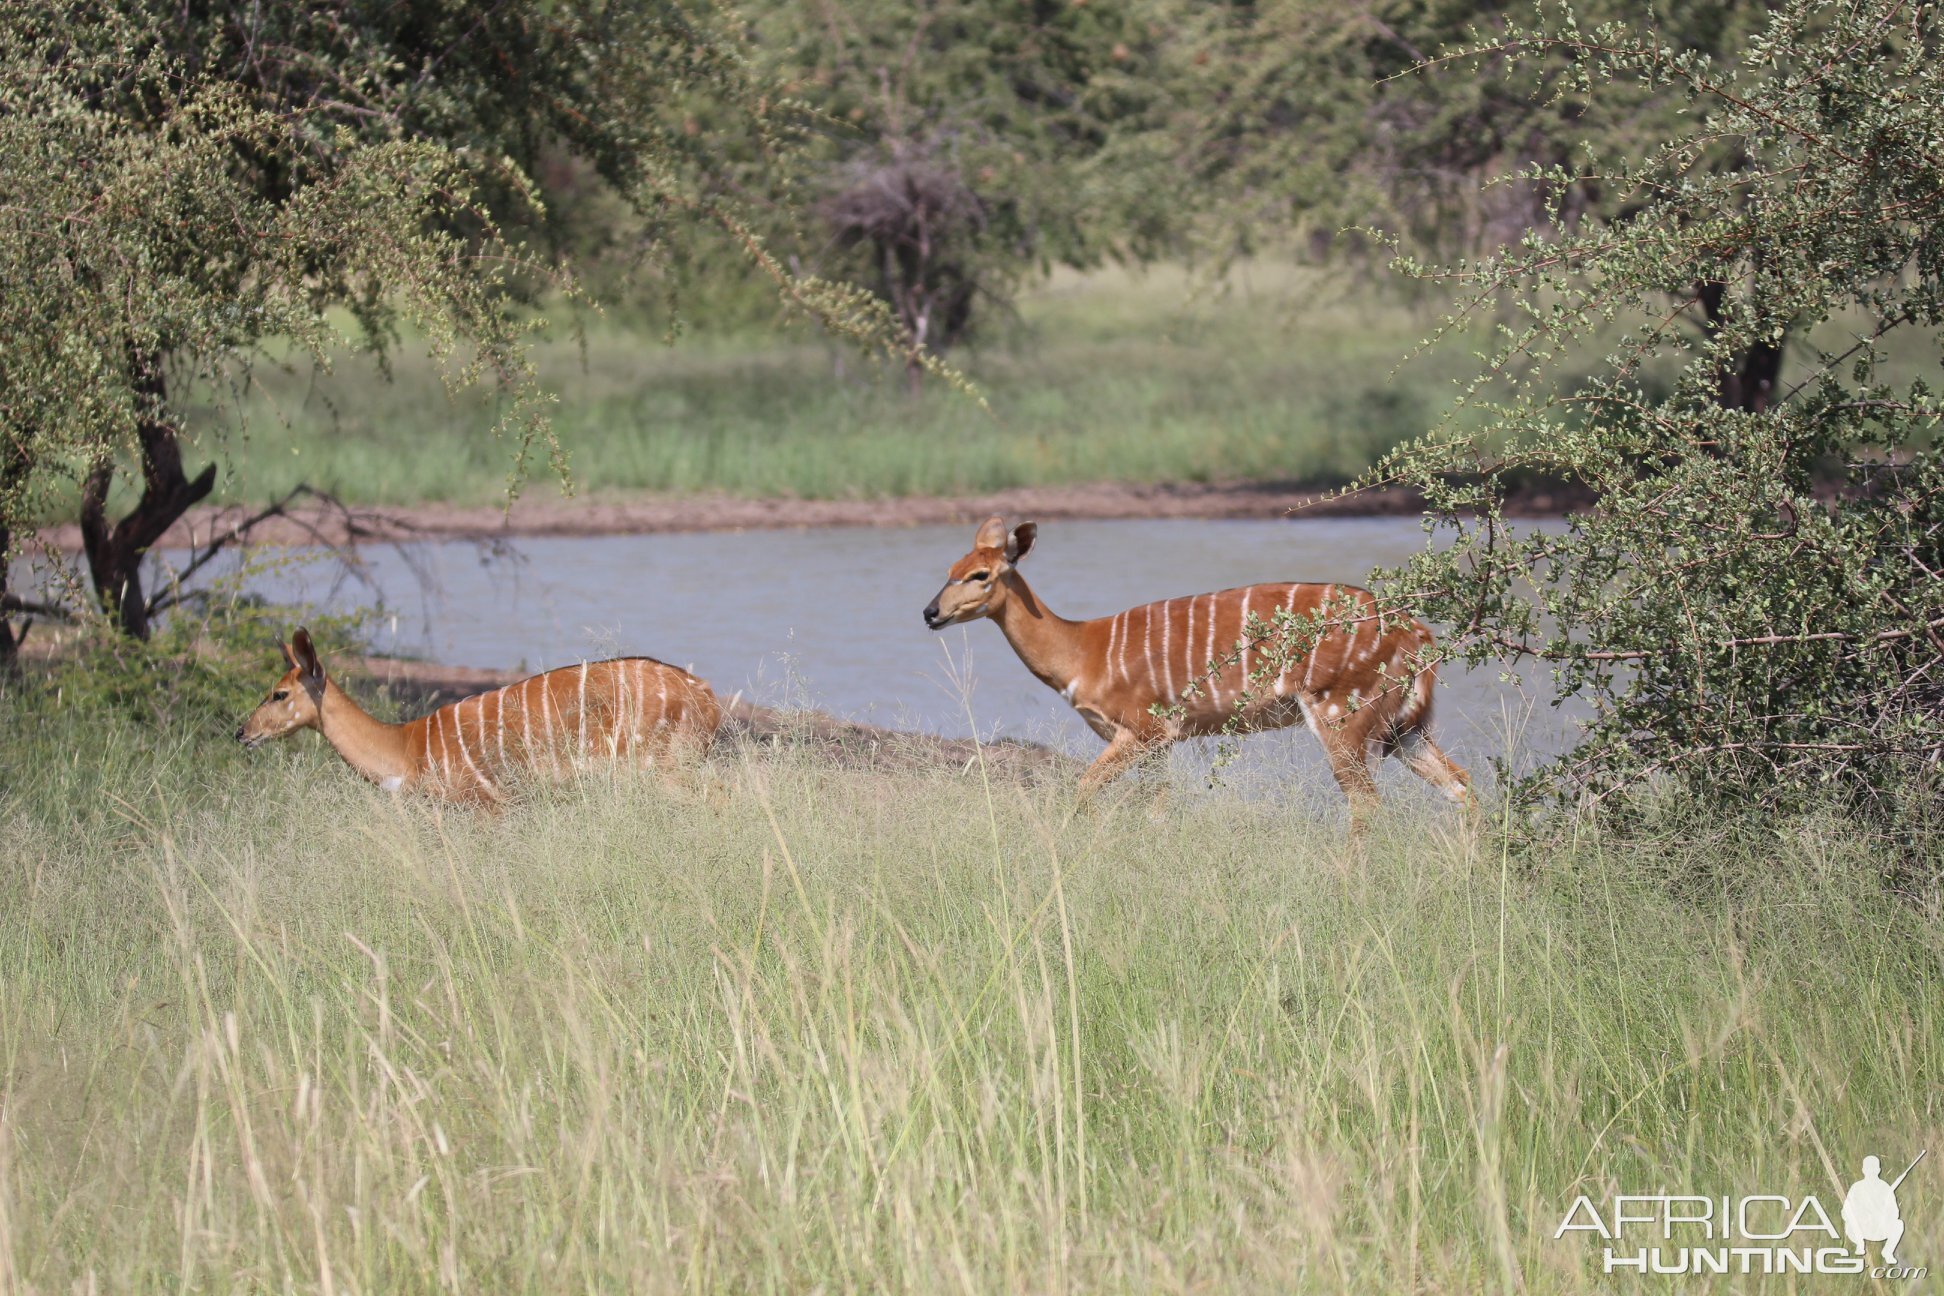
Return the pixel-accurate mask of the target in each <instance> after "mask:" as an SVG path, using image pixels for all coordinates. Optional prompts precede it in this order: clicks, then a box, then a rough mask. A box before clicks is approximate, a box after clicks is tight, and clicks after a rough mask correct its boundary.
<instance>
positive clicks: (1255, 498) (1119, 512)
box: [41, 482, 1582, 551]
mask: <svg viewBox="0 0 1944 1296" xmlns="http://www.w3.org/2000/svg"><path fill="white" fill-rule="evenodd" d="M1581 502H1582V501H1579V500H1577V499H1568V498H1566V497H1565V496H1564V495H1561V494H1559V493H1558V492H1549V491H1545V490H1535V491H1532V492H1529V493H1527V494H1526V495H1524V496H1523V497H1520V498H1518V499H1515V500H1514V501H1513V508H1512V510H1511V511H1512V512H1514V513H1515V514H1518V515H1523V516H1532V517H1544V516H1551V515H1555V514H1557V513H1559V512H1560V511H1561V510H1563V509H1565V508H1568V507H1572V506H1577V505H1578V504H1580V503H1581ZM1422 508H1423V501H1422V500H1421V499H1419V497H1418V496H1417V495H1416V493H1414V492H1412V491H1408V490H1405V489H1402V488H1396V487H1393V488H1389V489H1385V490H1373V491H1360V492H1358V493H1357V494H1354V495H1337V494H1333V493H1332V492H1330V491H1329V490H1327V489H1323V488H1319V487H1317V486H1315V485H1313V484H1306V483H1299V482H1180V483H1168V484H1162V485H1131V484H1124V483H1116V482H1100V483H1094V484H1091V485H1081V486H1023V487H1019V488H1016V489H1013V490H1003V491H993V492H991V493H989V494H984V495H907V496H900V497H898V498H895V499H884V500H819V499H794V498H787V497H785V498H770V499H745V498H742V497H739V496H732V495H627V496H615V497H599V496H597V497H591V498H586V499H559V498H530V499H522V500H520V501H518V502H516V503H515V504H514V506H513V507H512V509H511V510H507V509H502V508H501V507H499V506H498V505H457V504H436V503H435V504H419V505H413V506H380V507H372V508H345V507H341V506H335V505H330V504H321V503H305V504H301V505H298V506H295V507H293V508H291V509H290V510H289V511H288V512H287V513H285V514H283V515H280V516H275V517H270V518H267V519H265V520H264V521H262V522H261V523H260V524H258V525H257V526H255V527H253V528H252V529H251V531H250V541H251V543H253V544H276V545H307V544H325V545H345V544H364V543H373V542H379V543H399V542H409V541H415V540H419V541H424V540H480V539H492V538H495V537H506V538H519V537H529V536H598V535H648V534H656V533H664V532H674V531H756V530H769V529H786V528H795V527H838V526H877V527H905V526H924V525H930V524H941V525H945V524H955V523H963V524H967V525H971V524H975V523H977V522H978V521H980V520H981V519H983V518H986V517H988V516H990V515H991V514H994V513H1000V514H1005V515H1007V516H1009V517H1013V518H1021V519H1023V518H1035V519H1039V520H1042V521H1053V520H1059V519H1071V518H1087V519H1105V518H1279V517H1286V516H1291V515H1295V516H1299V517H1375V516H1400V515H1408V514H1412V513H1416V512H1419V511H1420V510H1421V509H1422ZM254 512H255V510H253V509H250V508H245V507H222V508H200V509H195V510H192V511H191V512H190V513H189V514H188V516H186V517H184V518H183V519H182V521H180V522H178V523H177V524H176V525H175V526H173V527H171V528H170V529H169V531H168V533H167V534H166V535H164V536H163V537H162V540H161V541H160V543H159V544H158V545H157V546H156V547H157V548H162V549H188V548H194V547H199V546H202V545H206V544H208V543H209V541H210V540H211V539H212V538H213V537H216V536H221V535H223V534H225V533H226V532H228V531H230V530H231V529H232V528H234V527H236V526H237V525H238V524H239V523H241V522H243V521H245V520H246V519H248V518H250V517H251V516H252V515H253V513H254ZM41 538H42V539H43V541H44V542H46V543H48V544H51V545H52V546H53V547H55V548H57V549H63V550H69V551H76V550H79V549H80V547H81V532H80V528H79V527H77V526H74V525H72V524H67V525H62V526H54V527H48V528H46V529H45V530H43V531H42V532H41Z"/></svg>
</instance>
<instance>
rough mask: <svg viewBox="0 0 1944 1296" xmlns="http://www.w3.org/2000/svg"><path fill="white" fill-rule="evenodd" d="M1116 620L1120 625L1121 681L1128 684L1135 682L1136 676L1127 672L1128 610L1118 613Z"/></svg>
mask: <svg viewBox="0 0 1944 1296" xmlns="http://www.w3.org/2000/svg"><path fill="white" fill-rule="evenodd" d="M1114 622H1115V624H1117V625H1118V626H1120V677H1121V683H1123V684H1128V683H1132V682H1133V678H1134V677H1133V676H1131V675H1129V674H1128V673H1127V628H1128V627H1127V613H1126V612H1122V613H1119V614H1118V615H1116V616H1115V617H1114Z"/></svg>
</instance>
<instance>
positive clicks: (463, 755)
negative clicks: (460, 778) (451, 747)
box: [452, 702, 499, 801]
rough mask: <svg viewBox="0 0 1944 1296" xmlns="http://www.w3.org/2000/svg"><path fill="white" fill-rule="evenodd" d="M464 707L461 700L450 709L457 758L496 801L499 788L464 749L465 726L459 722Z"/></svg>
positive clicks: (462, 716) (462, 715)
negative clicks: (457, 747) (457, 741)
mask: <svg viewBox="0 0 1944 1296" xmlns="http://www.w3.org/2000/svg"><path fill="white" fill-rule="evenodd" d="M465 708H466V704H465V703H464V702H461V703H459V704H458V705H457V706H455V707H454V708H453V709H452V736H453V737H454V738H457V739H458V740H459V759H460V760H463V761H465V762H466V768H467V769H469V770H471V771H472V776H473V777H474V778H475V779H478V780H479V786H481V787H483V788H485V789H486V795H487V796H490V797H492V798H493V799H494V800H495V801H497V800H499V789H498V788H496V787H494V786H493V780H491V779H489V778H487V777H486V775H485V773H484V771H482V770H481V769H480V768H479V766H478V765H477V764H475V763H474V762H473V758H472V753H471V752H469V751H467V750H466V727H465V725H463V724H461V723H460V721H461V720H463V719H464V718H465V714H464V713H465Z"/></svg>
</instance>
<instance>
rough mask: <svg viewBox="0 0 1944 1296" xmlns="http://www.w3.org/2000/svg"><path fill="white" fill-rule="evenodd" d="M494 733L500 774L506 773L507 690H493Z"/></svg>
mask: <svg viewBox="0 0 1944 1296" xmlns="http://www.w3.org/2000/svg"><path fill="white" fill-rule="evenodd" d="M493 733H494V737H495V739H496V744H497V746H498V747H499V767H500V772H501V773H504V772H505V771H506V690H505V689H503V688H502V689H494V690H493Z"/></svg>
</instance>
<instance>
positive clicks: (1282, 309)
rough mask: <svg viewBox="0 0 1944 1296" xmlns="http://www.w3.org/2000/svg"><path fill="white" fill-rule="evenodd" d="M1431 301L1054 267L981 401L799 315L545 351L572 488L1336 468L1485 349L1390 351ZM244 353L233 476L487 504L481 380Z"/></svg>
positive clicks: (1266, 272) (1080, 478)
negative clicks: (466, 385) (812, 326)
mask: <svg viewBox="0 0 1944 1296" xmlns="http://www.w3.org/2000/svg"><path fill="white" fill-rule="evenodd" d="M1435 322H1436V316H1435V313H1434V312H1432V311H1429V310H1424V309H1420V308H1416V307H1413V306H1410V305H1408V304H1406V303H1404V302H1402V301H1400V300H1399V299H1397V298H1396V297H1395V296H1394V295H1389V294H1385V293H1382V292H1377V291H1374V290H1372V289H1371V288H1370V287H1369V286H1368V285H1360V284H1359V283H1358V282H1357V281H1355V280H1354V279H1349V278H1344V277H1328V276H1324V275H1322V274H1320V273H1315V272H1307V271H1300V270H1295V269H1288V268H1283V269H1275V268H1261V269H1255V270H1252V271H1251V272H1250V273H1248V274H1246V275H1243V276H1241V277H1239V278H1238V279H1237V280H1236V281H1235V282H1234V283H1232V284H1229V285H1227V286H1225V287H1221V288H1217V287H1215V286H1213V285H1211V284H1209V283H1207V282H1205V281H1202V280H1200V279H1197V278H1194V277H1191V276H1189V275H1186V274H1184V273H1181V272H1179V271H1173V272H1171V271H1155V272H1152V273H1149V274H1145V275H1140V276H1136V275H1132V274H1129V273H1125V272H1108V273H1102V274H1096V275H1090V276H1086V277H1081V276H1076V275H1061V276H1058V277H1056V278H1055V279H1054V280H1053V281H1052V282H1051V283H1049V284H1047V285H1045V286H1043V287H1041V288H1039V289H1037V290H1035V291H1032V292H1029V293H1028V294H1026V296H1025V297H1024V299H1023V300H1022V302H1021V304H1020V309H1019V313H1018V316H1017V318H1016V319H1012V320H995V321H994V322H993V324H992V325H991V327H990V328H988V330H987V334H986V341H985V342H984V343H983V344H982V345H980V346H977V347H973V348H968V349H966V350H963V351H960V352H957V353H955V354H954V355H953V356H952V357H951V360H952V362H953V363H954V364H956V365H959V366H961V367H962V368H963V369H964V371H965V372H966V373H967V374H968V375H969V376H970V377H971V378H972V380H973V381H974V382H975V383H976V384H977V386H978V388H979V390H980V391H981V393H982V394H983V395H984V396H985V398H986V401H987V404H988V406H989V410H982V409H981V408H980V407H979V406H978V404H976V403H975V402H973V401H971V400H967V399H965V398H963V397H960V396H957V395H955V394H954V393H952V392H951V391H949V390H948V389H946V388H944V387H943V386H939V385H936V384H934V388H933V390H931V391H929V392H928V393H927V394H926V395H925V396H924V397H922V398H921V399H917V400H914V399H912V398H910V397H909V396H907V395H906V393H905V391H904V387H903V378H902V375H901V374H888V373H886V372H884V370H883V369H882V367H880V366H874V365H872V364H870V363H869V362H867V361H865V360H862V359H860V358H859V357H858V356H856V355H855V354H852V353H849V352H846V351H843V350H841V349H837V348H834V347H832V346H830V345H828V344H826V343H824V342H821V341H819V340H817V339H816V338H815V337H814V336H811V335H809V334H807V333H805V332H803V331H801V330H797V331H792V332H779V331H777V330H775V329H772V328H761V329H755V330H743V331H737V332H732V333H721V332H713V333H712V332H707V331H701V332H696V333H692V334H689V335H687V336H684V337H683V338H681V339H680V340H679V341H678V342H677V343H676V344H675V345H673V346H669V345H666V344H665V343H664V342H663V341H662V340H661V339H660V337H658V336H657V335H656V334H654V333H653V332H652V331H649V330H646V329H642V328H638V327H631V326H629V325H626V324H620V323H608V322H603V321H601V320H594V321H592V322H591V323H590V328H589V332H588V336H587V344H586V351H585V354H584V355H583V353H582V352H581V350H580V349H579V348H578V347H577V346H576V345H575V344H574V342H573V341H572V340H571V339H570V338H569V337H567V336H566V334H565V332H564V330H556V331H555V333H554V334H553V335H551V337H550V339H549V340H545V341H542V342H541V343H539V345H538V347H537V349H536V353H535V354H536V358H537V360H538V363H539V367H540V371H541V375H542V377H543V379H544V381H545V382H546V384H547V386H548V387H549V388H550V389H551V390H552V391H554V392H556V393H557V394H558V395H559V398H560V403H559V405H558V407H557V408H556V409H555V411H554V418H555V423H556V427H557V428H558V431H559V434H560V437H561V440H562V442H563V443H564V444H565V445H566V446H567V447H568V449H569V451H570V453H571V455H572V464H573V475H574V478H575V481H576V483H577V485H578V486H579V487H581V488H583V489H586V490H590V491H628V490H655V491H700V490H719V491H727V492H731V493H736V494H748V495H786V494H787V495H799V496H811V497H830V496H855V497H864V498H869V497H873V496H883V495H900V494H911V493H959V492H970V491H982V490H991V489H996V488H1000V487H1006V486H1016V485H1029V484H1030V485H1058V484H1062V483H1068V482H1090V481H1164V480H1166V481H1181V480H1194V481H1199V480H1208V479H1230V478H1275V479H1304V480H1341V479H1344V478H1347V477H1349V476H1351V475H1353V474H1355V473H1356V472H1358V471H1360V470H1361V469H1362V468H1364V467H1366V466H1367V465H1368V464H1369V463H1370V461H1371V460H1372V459H1373V458H1374V457H1375V456H1376V455H1377V454H1379V453H1381V452H1382V451H1383V450H1384V449H1387V448H1388V447H1390V446H1391V445H1394V444H1396V443H1397V442H1398V441H1400V440H1403V439H1405V438H1407V437H1412V436H1416V435H1418V434H1419V433H1421V432H1422V431H1423V430H1424V429H1425V428H1426V427H1428V426H1430V424H1431V423H1432V422H1434V421H1435V419H1436V417H1437V414H1438V411H1439V410H1440V409H1441V408H1442V407H1443V405H1444V403H1445V402H1446V399H1447V397H1448V395H1449V391H1450V383H1451V382H1452V381H1453V380H1454V379H1455V378H1457V377H1458V376H1460V375H1462V374H1465V373H1467V372H1468V371H1469V369H1470V368H1471V366H1472V365H1473V364H1474V363H1475V362H1474V361H1473V360H1472V359H1471V358H1470V356H1469V355H1468V354H1467V353H1466V351H1465V349H1464V348H1463V347H1450V348H1445V349H1442V350H1440V351H1437V352H1433V353H1431V354H1429V355H1427V356H1424V357H1421V358H1419V359H1418V360H1416V361H1413V362H1412V363H1410V364H1408V365H1404V366H1403V367H1402V368H1401V369H1400V368H1399V364H1400V362H1401V361H1402V360H1403V359H1404V357H1405V356H1406V355H1407V354H1408V353H1409V352H1410V351H1411V349H1412V347H1413V346H1414V345H1415V344H1416V343H1417V341H1418V340H1419V339H1421V338H1422V337H1423V336H1424V335H1425V334H1426V333H1427V332H1429V331H1430V329H1431V328H1432V327H1433V326H1434V325H1435ZM255 376H256V378H257V380H258V389H257V390H255V391H253V392H252V393H251V394H250V395H249V396H248V397H247V398H246V399H244V400H243V402H242V404H241V408H240V411H239V410H238V409H237V408H235V407H230V408H218V407H215V406H213V405H212V406H205V408H204V410H203V413H202V415H201V417H200V419H199V421H198V430H199V435H200V436H201V437H202V438H204V444H205V445H213V444H215V441H214V438H218V437H221V438H223V439H224V443H225V444H227V445H228V446H229V447H230V450H231V468H230V471H229V472H228V474H227V475H226V477H225V480H224V483H223V486H222V490H223V492H224V495H225V497H226V498H230V499H247V500H260V499H268V498H274V497H275V496H276V495H277V494H279V493H281V492H282V491H283V490H285V489H287V488H288V487H290V486H292V485H295V484H296V483H298V482H308V483H309V484H311V485H313V486H316V487H319V488H321V489H325V490H328V491H331V492H333V493H334V494H337V495H339V496H340V497H342V498H344V499H346V500H348V501H353V502H360V503H389V504H408V503H417V502H419V501H422V500H451V501H461V502H489V501H492V500H494V499H496V498H498V497H499V495H500V493H501V492H502V491H503V489H504V487H505V482H506V475H507V468H508V465H509V462H510V456H511V449H510V447H508V446H507V445H504V444H501V443H499V442H496V441H494V440H493V439H492V438H491V437H489V436H486V435H484V433H485V431H486V429H487V428H488V427H489V426H490V425H491V423H492V421H493V417H494V411H493V406H492V404H491V402H490V401H489V400H487V399H486V398H485V397H483V396H481V395H479V394H477V393H473V394H463V395H461V396H459V397H457V398H450V397H448V394H447V392H446V389H445V387H444V385H443V384H442V382H441V380H440V377H439V372H438V369H437V367H436V366H435V365H434V364H432V363H431V362H430V361H429V360H427V359H426V358H425V357H424V355H423V354H422V352H421V351H420V350H418V349H417V348H415V347H414V346H413V345H412V344H411V343H409V342H408V343H407V344H405V345H404V346H403V347H402V348H401V349H400V352H399V355H398V357H397V361H396V365H395V377H394V380H393V381H391V382H389V383H387V382H385V381H383V380H382V379H381V378H380V377H379V376H378V373H377V371H376V369H375V367H374V366H373V365H372V364H371V363H370V362H369V361H368V360H365V359H363V358H359V357H355V356H345V357H343V358H342V359H341V360H340V361H339V362H338V364H337V365H336V367H335V371H334V372H333V373H330V374H328V375H321V376H320V375H318V374H316V373H314V372H313V370H312V369H311V367H310V366H309V365H308V364H306V365H304V366H303V367H302V368H301V369H298V370H296V371H293V372H289V373H284V372H278V371H276V370H274V369H272V368H260V369H259V370H258V371H257V373H256V375H255ZM239 412H240V415H241V418H240V420H239ZM239 428H240V429H241V432H240V434H239ZM538 472H539V474H540V476H541V481H540V484H539V486H538V487H536V488H537V489H546V488H550V484H549V483H548V482H546V481H545V474H546V468H545V465H544V464H542V465H540V466H539V469H538Z"/></svg>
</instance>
